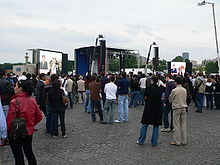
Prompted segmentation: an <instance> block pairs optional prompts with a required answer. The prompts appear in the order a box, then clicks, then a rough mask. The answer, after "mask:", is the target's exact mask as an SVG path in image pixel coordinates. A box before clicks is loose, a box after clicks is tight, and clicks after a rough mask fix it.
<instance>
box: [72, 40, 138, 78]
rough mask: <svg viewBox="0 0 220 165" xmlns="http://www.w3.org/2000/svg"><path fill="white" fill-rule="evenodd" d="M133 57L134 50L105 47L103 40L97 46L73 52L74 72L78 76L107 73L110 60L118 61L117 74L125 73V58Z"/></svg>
mask: <svg viewBox="0 0 220 165" xmlns="http://www.w3.org/2000/svg"><path fill="white" fill-rule="evenodd" d="M129 55H133V56H134V55H135V56H137V53H135V50H129V49H119V48H112V47H106V44H105V40H100V45H99V46H88V47H81V48H78V49H75V50H74V59H75V71H76V74H78V75H86V74H89V73H108V72H109V63H108V60H109V59H110V58H118V59H119V70H118V72H121V71H125V56H129Z"/></svg>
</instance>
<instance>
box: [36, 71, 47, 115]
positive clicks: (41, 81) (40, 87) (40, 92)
mask: <svg viewBox="0 0 220 165" xmlns="http://www.w3.org/2000/svg"><path fill="white" fill-rule="evenodd" d="M45 79H46V75H45V74H44V73H41V74H40V75H39V80H38V82H37V85H36V92H35V95H36V100H37V104H38V105H39V106H40V110H42V111H43V113H44V115H45V116H46V105H45V100H44V97H43V93H44V87H45V84H44V81H45Z"/></svg>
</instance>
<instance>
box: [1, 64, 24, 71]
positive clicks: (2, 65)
mask: <svg viewBox="0 0 220 165" xmlns="http://www.w3.org/2000/svg"><path fill="white" fill-rule="evenodd" d="M13 65H24V63H21V62H19V63H4V64H0V66H1V67H3V68H5V69H6V70H12V69H13Z"/></svg>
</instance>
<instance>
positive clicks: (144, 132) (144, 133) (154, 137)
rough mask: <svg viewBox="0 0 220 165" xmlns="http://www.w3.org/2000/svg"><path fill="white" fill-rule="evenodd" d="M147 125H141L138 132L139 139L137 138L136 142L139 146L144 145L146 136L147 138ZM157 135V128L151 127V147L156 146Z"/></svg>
mask: <svg viewBox="0 0 220 165" xmlns="http://www.w3.org/2000/svg"><path fill="white" fill-rule="evenodd" d="M147 128H148V125H147V124H142V126H141V130H140V137H139V138H138V142H139V143H140V144H144V142H145V139H146V136H147ZM158 134H159V126H156V125H153V132H152V136H151V145H152V146H156V145H157V139H158Z"/></svg>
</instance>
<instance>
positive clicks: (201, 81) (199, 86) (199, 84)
mask: <svg viewBox="0 0 220 165" xmlns="http://www.w3.org/2000/svg"><path fill="white" fill-rule="evenodd" d="M202 82H203V81H202V80H201V82H200V84H199V85H198V86H197V87H198V88H199V87H200V86H201V85H202Z"/></svg>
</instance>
